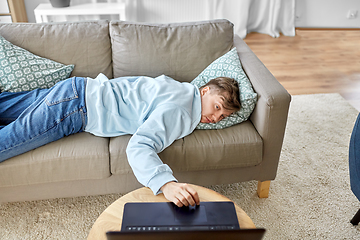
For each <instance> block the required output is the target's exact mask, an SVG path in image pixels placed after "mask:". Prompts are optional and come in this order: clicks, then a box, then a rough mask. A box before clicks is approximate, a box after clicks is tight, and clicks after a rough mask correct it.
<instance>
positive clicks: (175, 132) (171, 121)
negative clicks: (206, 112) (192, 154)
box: [126, 105, 193, 195]
mask: <svg viewBox="0 0 360 240" xmlns="http://www.w3.org/2000/svg"><path fill="white" fill-rule="evenodd" d="M191 123H192V119H191V115H189V113H188V112H187V111H185V110H183V109H181V108H179V107H177V106H174V105H162V106H161V107H158V108H157V109H155V110H154V111H153V112H152V113H151V114H150V116H149V118H148V119H147V120H146V121H145V122H144V123H143V124H142V125H141V126H140V127H139V129H138V130H137V131H136V132H135V134H133V136H132V137H131V138H130V141H129V144H128V146H127V148H126V154H127V158H128V161H129V164H130V166H131V168H132V170H133V172H134V174H135V177H136V178H137V180H138V181H139V182H140V183H141V184H143V185H144V186H146V187H149V188H150V189H151V190H152V191H153V193H154V194H155V195H157V194H159V193H161V191H160V188H161V187H162V186H163V185H164V184H165V183H167V182H171V181H177V180H176V178H175V177H174V176H173V172H172V170H171V169H170V167H169V166H168V165H167V164H164V163H163V162H162V161H161V159H160V158H159V156H158V153H159V152H161V151H163V150H164V149H165V148H166V147H168V146H170V145H171V144H172V143H173V142H174V141H175V140H177V139H180V138H183V137H185V136H186V135H189V134H190V133H191V132H192V131H193V129H192V127H191V126H192V125H191Z"/></svg>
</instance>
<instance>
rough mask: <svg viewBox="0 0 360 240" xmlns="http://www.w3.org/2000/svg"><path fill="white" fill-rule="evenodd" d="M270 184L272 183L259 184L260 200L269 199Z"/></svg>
mask: <svg viewBox="0 0 360 240" xmlns="http://www.w3.org/2000/svg"><path fill="white" fill-rule="evenodd" d="M270 182H271V181H264V182H261V181H259V182H258V188H257V194H258V196H259V198H267V197H269V189H270Z"/></svg>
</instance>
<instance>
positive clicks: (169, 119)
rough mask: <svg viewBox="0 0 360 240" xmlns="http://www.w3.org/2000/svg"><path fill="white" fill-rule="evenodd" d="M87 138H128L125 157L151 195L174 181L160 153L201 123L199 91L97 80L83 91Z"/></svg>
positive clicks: (166, 80)
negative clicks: (84, 94) (127, 136)
mask: <svg viewBox="0 0 360 240" xmlns="http://www.w3.org/2000/svg"><path fill="white" fill-rule="evenodd" d="M86 108H87V114H88V123H87V126H86V128H85V131H86V132H89V133H92V134H94V135H96V136H100V137H115V136H120V135H125V134H132V137H131V138H130V141H129V143H128V146H127V148H126V154H127V158H128V161H129V164H130V166H131V168H132V170H133V172H134V174H135V176H136V178H137V179H138V181H139V182H140V183H141V184H143V185H144V186H147V187H149V188H150V189H151V190H152V191H153V193H154V194H158V193H160V192H161V191H160V188H161V187H162V186H163V185H164V184H165V183H167V182H170V181H177V180H176V179H175V177H174V176H173V172H172V171H171V169H170V167H169V166H168V165H167V164H164V163H163V162H162V161H161V160H160V158H159V157H158V153H159V152H161V151H163V150H164V149H165V148H166V147H168V146H169V145H171V144H172V143H173V142H174V141H175V140H177V139H180V138H183V137H185V136H187V135H189V134H190V133H192V132H193V131H194V129H195V127H196V126H197V125H198V123H199V122H200V119H201V97H200V91H199V89H198V88H197V87H196V86H194V85H192V84H190V83H181V82H178V81H175V80H173V79H172V78H170V77H167V76H165V75H162V76H159V77H157V78H150V77H120V78H116V79H112V80H109V79H108V78H107V77H106V76H105V75H103V74H99V75H98V76H97V77H96V78H95V79H91V78H88V80H87V85H86Z"/></svg>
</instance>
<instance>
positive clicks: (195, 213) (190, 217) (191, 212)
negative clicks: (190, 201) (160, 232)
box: [174, 205, 207, 224]
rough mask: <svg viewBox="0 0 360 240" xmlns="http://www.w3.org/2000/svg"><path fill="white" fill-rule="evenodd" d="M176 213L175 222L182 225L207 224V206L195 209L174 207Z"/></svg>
mask: <svg viewBox="0 0 360 240" xmlns="http://www.w3.org/2000/svg"><path fill="white" fill-rule="evenodd" d="M174 211H175V214H174V215H175V222H180V223H182V224H196V223H206V222H207V217H206V208H205V206H202V205H200V206H195V207H192V206H190V207H182V208H179V207H176V206H174Z"/></svg>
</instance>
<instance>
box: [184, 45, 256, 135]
mask: <svg viewBox="0 0 360 240" xmlns="http://www.w3.org/2000/svg"><path fill="white" fill-rule="evenodd" d="M217 77H230V78H234V79H235V80H236V81H237V82H238V84H239V90H240V103H241V109H240V110H239V111H237V112H236V113H234V114H232V115H230V116H229V117H226V118H224V119H223V120H221V121H219V122H217V123H199V124H198V126H197V127H196V129H223V128H226V127H230V126H232V125H235V124H238V123H241V122H243V121H246V120H247V119H248V118H249V116H250V115H251V113H252V111H253V110H254V108H255V105H256V102H257V94H256V93H255V92H254V89H253V87H252V85H251V83H250V81H249V79H248V77H247V76H246V74H245V72H244V70H243V69H242V67H241V63H240V59H239V55H238V53H237V51H236V48H233V49H232V50H231V51H229V52H228V53H226V54H225V55H223V56H221V57H220V58H218V59H216V60H215V61H214V62H212V63H211V64H210V65H209V66H208V67H207V68H206V69H205V70H204V71H202V72H201V73H200V74H199V76H197V77H196V78H195V79H194V80H193V81H192V82H191V83H192V84H194V85H196V86H197V87H199V88H200V87H201V86H203V85H205V84H206V83H207V82H209V81H210V80H211V79H213V78H217Z"/></svg>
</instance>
